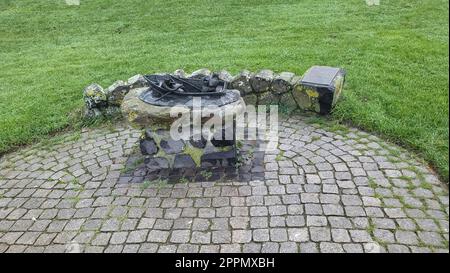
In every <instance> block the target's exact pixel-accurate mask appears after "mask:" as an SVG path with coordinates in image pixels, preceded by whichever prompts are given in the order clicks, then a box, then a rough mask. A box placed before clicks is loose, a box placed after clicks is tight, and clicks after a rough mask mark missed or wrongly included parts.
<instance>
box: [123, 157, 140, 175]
mask: <svg viewBox="0 0 450 273" xmlns="http://www.w3.org/2000/svg"><path fill="white" fill-rule="evenodd" d="M142 163H144V158H138V159H136V160H135V161H133V162H132V163H131V164H129V165H125V166H124V167H123V168H122V170H121V172H122V173H129V172H132V171H134V170H136V168H137V167H138V166H139V165H141V164H142Z"/></svg>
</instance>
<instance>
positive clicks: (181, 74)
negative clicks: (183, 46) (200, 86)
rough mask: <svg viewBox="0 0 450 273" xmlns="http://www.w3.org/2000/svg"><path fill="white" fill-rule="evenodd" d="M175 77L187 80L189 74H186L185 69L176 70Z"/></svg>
mask: <svg viewBox="0 0 450 273" xmlns="http://www.w3.org/2000/svg"><path fill="white" fill-rule="evenodd" d="M173 75H174V76H177V77H181V78H186V77H187V74H186V72H184V70H183V69H177V70H175V72H173Z"/></svg>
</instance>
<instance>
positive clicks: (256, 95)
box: [83, 66, 345, 118]
mask: <svg viewBox="0 0 450 273" xmlns="http://www.w3.org/2000/svg"><path fill="white" fill-rule="evenodd" d="M212 73H213V72H211V71H210V70H209V69H206V68H203V69H199V70H196V71H194V72H192V73H191V74H190V75H189V74H187V73H186V72H184V71H183V70H182V69H178V70H176V71H175V72H173V73H172V74H174V75H178V76H181V77H192V78H201V77H204V76H208V75H211V74H212ZM216 73H217V74H218V75H219V77H220V78H221V79H222V80H224V81H226V82H227V88H228V89H236V90H239V92H240V93H241V96H242V97H243V98H244V100H245V102H246V104H247V105H279V107H280V108H281V110H282V111H284V112H291V111H294V110H297V109H300V110H304V111H313V112H316V113H319V114H329V113H330V112H331V110H332V108H333V106H334V105H335V104H336V102H337V101H338V98H339V96H340V94H341V93H342V89H343V86H344V82H345V71H344V70H342V69H339V68H332V67H319V66H314V67H312V68H310V69H309V70H308V71H307V72H306V73H305V74H304V75H302V76H300V75H295V74H294V73H291V72H281V73H279V74H277V73H275V72H273V71H272V70H268V69H263V70H260V71H257V72H255V73H252V72H250V71H248V70H243V71H241V72H240V73H238V74H237V75H234V76H233V75H231V74H230V73H229V72H228V71H226V70H222V71H219V72H216ZM146 86H148V83H147V81H146V80H145V78H144V77H143V76H142V75H135V76H133V77H131V78H130V79H128V80H127V81H126V82H124V81H122V80H119V81H116V82H115V83H113V84H112V85H111V86H110V87H108V88H107V89H103V88H102V87H101V86H100V85H98V84H96V83H94V84H91V85H89V86H87V87H86V88H85V89H84V92H83V97H84V101H85V103H86V110H85V117H87V118H95V117H100V116H112V115H115V114H117V113H120V105H121V104H122V101H123V99H124V97H125V95H126V94H127V93H128V92H129V91H130V90H131V89H135V88H142V87H146Z"/></svg>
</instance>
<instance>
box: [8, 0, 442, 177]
mask: <svg viewBox="0 0 450 273" xmlns="http://www.w3.org/2000/svg"><path fill="white" fill-rule="evenodd" d="M448 4H449V3H448V0H429V1H420V0H381V5H380V6H372V7H369V6H367V5H366V3H365V1H364V0H347V1H337V0H324V1H316V0H304V1H297V0H270V1H269V0H249V1H245V2H242V1H238V0H223V1H220V2H216V1H200V0H191V1H173V0H164V1H162V0H154V1H143V0H123V1H113V0H81V6H67V5H65V3H64V1H63V0H41V1H32V0H21V1H14V0H2V1H0V22H1V24H0V60H1V70H0V82H1V84H0V153H4V152H6V151H9V150H11V149H12V148H14V147H17V146H19V145H23V144H27V143H30V142H33V141H37V140H42V139H45V138H46V137H47V136H48V135H49V134H52V133H54V132H55V131H59V130H62V129H64V128H67V126H69V125H71V124H74V123H75V122H77V121H79V119H80V115H79V112H80V111H79V110H80V109H81V107H82V105H83V102H82V100H81V90H82V89H83V88H84V87H85V86H87V85H88V84H90V83H91V82H98V83H99V84H101V85H102V86H104V87H107V86H108V85H110V84H111V83H113V82H114V81H115V80H117V79H124V80H126V79H127V78H129V77H130V76H132V75H134V74H137V73H152V72H162V71H167V72H171V71H174V70H175V69H177V68H183V69H185V70H186V71H193V70H196V69H198V68H200V67H208V68H210V69H216V70H219V69H228V70H230V71H231V72H233V73H236V72H238V71H239V70H241V69H250V70H258V69H261V68H270V69H273V70H275V71H276V72H281V71H292V72H295V73H297V74H302V73H304V71H306V69H308V68H309V67H310V66H312V65H330V66H339V67H343V68H345V69H346V70H347V72H348V77H347V83H346V87H345V97H344V99H343V100H342V101H341V102H340V104H339V105H338V107H337V109H336V110H335V112H334V113H333V118H334V119H336V120H338V121H345V122H351V123H352V124H353V125H356V126H358V127H361V128H364V129H366V130H368V131H373V132H378V133H379V134H381V135H383V136H384V137H385V138H388V139H389V140H391V141H395V142H397V143H399V144H402V145H404V146H406V147H408V148H410V149H413V150H415V151H417V152H418V153H420V154H421V155H422V156H423V157H424V158H425V159H427V160H428V161H429V162H430V163H432V165H433V166H435V167H436V169H437V170H438V171H439V174H440V175H441V176H442V177H443V179H444V180H446V181H448V173H449V171H448V165H449V157H448V148H449V146H448V144H449V140H448V136H449V127H448V125H449V124H448V114H449V113H448V91H447V89H448V87H449V81H448V69H449V66H448V61H449V58H448V15H449V13H448ZM73 113H76V114H73Z"/></svg>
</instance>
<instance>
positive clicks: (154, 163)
mask: <svg viewBox="0 0 450 273" xmlns="http://www.w3.org/2000/svg"><path fill="white" fill-rule="evenodd" d="M146 166H147V168H149V169H150V170H160V169H168V168H169V166H170V164H169V161H168V160H167V158H164V157H155V158H150V159H149V160H148V161H147V162H146Z"/></svg>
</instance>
